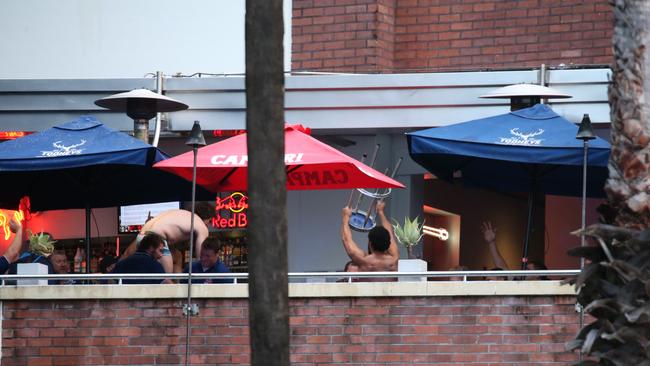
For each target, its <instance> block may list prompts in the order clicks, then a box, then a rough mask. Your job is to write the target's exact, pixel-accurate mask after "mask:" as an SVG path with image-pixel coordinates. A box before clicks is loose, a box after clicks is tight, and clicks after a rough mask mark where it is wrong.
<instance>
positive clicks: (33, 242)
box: [8, 230, 56, 274]
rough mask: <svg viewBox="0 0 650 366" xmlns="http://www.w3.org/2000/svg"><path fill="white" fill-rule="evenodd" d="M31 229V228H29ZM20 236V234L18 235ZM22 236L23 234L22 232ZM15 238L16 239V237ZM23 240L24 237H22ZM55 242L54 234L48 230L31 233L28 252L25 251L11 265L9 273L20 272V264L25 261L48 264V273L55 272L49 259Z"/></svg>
mask: <svg viewBox="0 0 650 366" xmlns="http://www.w3.org/2000/svg"><path fill="white" fill-rule="evenodd" d="M28 231H29V230H28ZM16 236H17V237H18V235H16ZM21 236H22V234H21ZM14 240H15V239H14ZM20 240H22V239H20ZM54 243H56V240H54V239H53V237H52V235H51V234H49V233H46V232H40V233H38V234H32V233H31V232H30V235H29V245H28V249H27V251H26V252H23V253H22V254H21V255H20V257H19V258H18V260H16V261H15V262H13V263H11V264H10V265H9V272H8V273H9V274H17V273H18V265H19V264H23V263H39V264H42V265H44V266H47V273H48V274H53V273H54V269H53V268H52V263H51V262H50V260H49V256H50V255H51V254H52V252H53V251H54Z"/></svg>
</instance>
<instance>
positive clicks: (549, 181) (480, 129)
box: [407, 104, 610, 258]
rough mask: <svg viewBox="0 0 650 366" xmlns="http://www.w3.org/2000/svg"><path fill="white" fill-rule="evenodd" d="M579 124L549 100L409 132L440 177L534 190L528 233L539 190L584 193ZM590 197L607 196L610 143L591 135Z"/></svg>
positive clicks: (415, 153) (413, 151) (418, 154)
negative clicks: (556, 110) (578, 134)
mask: <svg viewBox="0 0 650 366" xmlns="http://www.w3.org/2000/svg"><path fill="white" fill-rule="evenodd" d="M576 132H578V127H577V126H576V125H575V124H573V123H571V122H569V121H568V120H566V119H564V118H563V117H561V116H559V115H558V114H556V113H555V112H554V111H553V110H552V109H551V108H549V107H548V106H546V105H543V104H536V105H534V106H532V107H530V108H525V109H520V110H517V111H513V112H510V113H506V114H501V115H497V116H492V117H487V118H481V119H476V120H472V121H468V122H462V123H457V124H454V125H450V126H445V127H437V128H430V129H426V130H422V131H417V132H413V133H409V134H407V138H408V147H409V154H410V155H411V158H412V159H413V160H415V161H416V162H417V163H418V164H420V165H422V166H423V167H424V168H425V169H427V170H428V171H429V172H431V173H433V174H434V175H435V176H436V177H438V178H440V179H443V180H451V179H452V178H453V177H454V173H456V172H459V173H460V177H461V179H462V182H463V184H465V185H468V186H477V187H483V188H488V189H493V190H497V191H502V192H528V194H529V205H528V210H529V211H528V220H529V221H528V226H529V228H528V230H527V232H526V242H525V244H524V258H525V257H526V255H527V248H528V235H529V234H530V220H531V216H532V214H531V212H532V202H533V201H532V198H533V197H534V195H535V194H539V193H545V194H555V195H564V196H580V195H581V194H582V172H583V158H584V147H583V142H582V141H580V140H576ZM588 152H589V154H588V158H587V165H588V167H589V170H588V178H587V191H586V193H587V196H589V197H603V196H604V190H603V186H604V184H605V180H606V179H607V162H608V160H609V152H610V145H609V144H608V143H607V142H606V141H605V140H603V139H601V138H596V139H594V140H591V141H590V143H589V151H588Z"/></svg>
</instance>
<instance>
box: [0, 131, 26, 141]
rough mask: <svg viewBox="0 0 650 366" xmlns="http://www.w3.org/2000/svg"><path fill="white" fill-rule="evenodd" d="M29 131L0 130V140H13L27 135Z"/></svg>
mask: <svg viewBox="0 0 650 366" xmlns="http://www.w3.org/2000/svg"><path fill="white" fill-rule="evenodd" d="M29 134H31V132H25V131H0V140H15V139H17V138H19V137H23V136H27V135H29Z"/></svg>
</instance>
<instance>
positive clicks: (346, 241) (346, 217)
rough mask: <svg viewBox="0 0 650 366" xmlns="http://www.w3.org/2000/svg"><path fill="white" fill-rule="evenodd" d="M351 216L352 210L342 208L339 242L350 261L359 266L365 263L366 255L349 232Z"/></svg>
mask: <svg viewBox="0 0 650 366" xmlns="http://www.w3.org/2000/svg"><path fill="white" fill-rule="evenodd" d="M351 215H352V209H351V208H349V207H344V208H343V212H342V218H343V222H342V223H341V241H342V242H343V248H345V251H346V252H347V253H348V256H349V257H350V259H352V261H353V262H354V263H356V264H357V265H359V264H361V263H363V262H365V256H366V254H365V253H364V252H363V250H361V249H360V248H359V246H358V245H357V243H355V242H354V240H353V239H352V231H351V230H350V225H349V223H350V216H351Z"/></svg>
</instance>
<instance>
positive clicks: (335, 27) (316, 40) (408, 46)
mask: <svg viewBox="0 0 650 366" xmlns="http://www.w3.org/2000/svg"><path fill="white" fill-rule="evenodd" d="M293 4H294V11H293V20H292V21H293V23H292V28H293V29H292V32H293V45H292V47H293V49H292V69H293V70H294V71H298V70H315V71H348V72H408V71H450V70H480V69H488V68H489V69H501V68H521V67H539V66H540V65H541V64H542V63H545V64H547V65H549V66H557V65H559V64H566V65H570V64H575V65H608V64H610V63H611V61H612V60H611V59H612V52H611V35H612V10H611V8H610V6H609V5H608V1H607V0H562V1H560V0H544V1H541V0H491V1H488V0H295V1H294V2H293Z"/></svg>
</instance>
